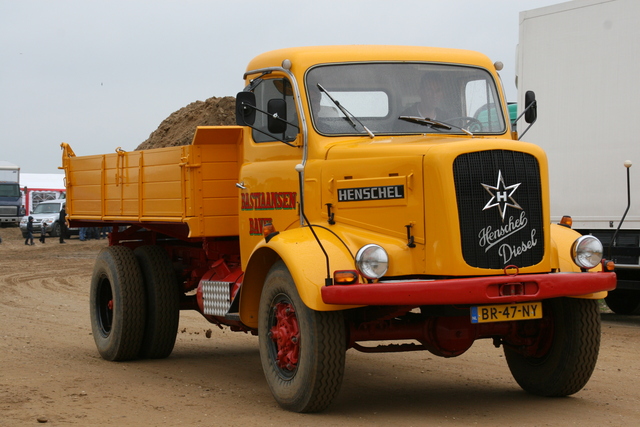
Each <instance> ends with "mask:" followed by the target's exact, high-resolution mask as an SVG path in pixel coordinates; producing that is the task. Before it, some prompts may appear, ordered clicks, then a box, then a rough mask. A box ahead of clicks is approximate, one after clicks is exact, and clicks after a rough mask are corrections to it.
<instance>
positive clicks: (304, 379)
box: [258, 261, 346, 412]
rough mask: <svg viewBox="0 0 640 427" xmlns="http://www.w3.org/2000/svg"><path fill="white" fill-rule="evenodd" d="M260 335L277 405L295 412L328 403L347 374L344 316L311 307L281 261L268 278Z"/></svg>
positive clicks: (262, 308) (261, 311)
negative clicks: (305, 301)
mask: <svg viewBox="0 0 640 427" xmlns="http://www.w3.org/2000/svg"><path fill="white" fill-rule="evenodd" d="M258 335H259V341H260V359H261V361H262V369H263V371H264V375H265V377H266V379H267V383H268V385H269V388H270V389H271V393H272V394H273V396H274V398H275V399H276V401H277V402H278V404H279V405H280V406H282V407H283V408H285V409H287V410H290V411H294V412H318V411H321V410H323V409H325V408H326V407H327V406H329V404H330V403H331V402H332V401H333V399H334V398H335V396H336V395H337V394H338V391H339V390H340V386H341V384H342V377H343V374H344V364H345V353H346V341H345V326H344V320H343V315H342V312H340V311H336V312H320V311H315V310H311V309H310V308H308V307H307V306H306V305H305V304H304V303H303V302H302V299H301V298H300V296H299V294H298V291H297V289H296V286H295V283H294V282H293V279H292V277H291V274H290V273H289V270H288V269H287V267H286V266H285V265H284V263H283V262H282V261H280V262H278V263H276V264H275V265H274V266H273V267H272V268H271V270H270V271H269V274H268V275H267V279H266V280H265V284H264V288H263V290H262V296H261V299H260V311H259V325H258Z"/></svg>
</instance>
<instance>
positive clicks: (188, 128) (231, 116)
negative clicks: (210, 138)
mask: <svg viewBox="0 0 640 427" xmlns="http://www.w3.org/2000/svg"><path fill="white" fill-rule="evenodd" d="M235 103H236V100H235V98H234V97H232V96H225V97H223V98H216V97H212V98H209V99H207V100H206V101H195V102H192V103H191V104H189V105H187V106H186V107H182V108H181V109H179V110H178V111H176V112H174V113H172V114H171V115H170V116H169V117H167V118H166V119H164V120H163V121H162V123H160V126H158V129H156V130H155V131H153V132H152V133H151V135H149V139H147V140H146V141H144V142H143V143H142V144H140V145H138V147H137V148H136V151H137V150H147V149H150V148H161V147H176V146H179V145H189V144H191V141H192V140H193V135H194V134H195V132H196V127H197V126H228V125H235V124H236V119H235Z"/></svg>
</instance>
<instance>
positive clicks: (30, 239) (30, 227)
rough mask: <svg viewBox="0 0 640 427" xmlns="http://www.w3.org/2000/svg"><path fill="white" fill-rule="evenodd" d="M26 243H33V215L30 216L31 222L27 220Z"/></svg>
mask: <svg viewBox="0 0 640 427" xmlns="http://www.w3.org/2000/svg"><path fill="white" fill-rule="evenodd" d="M29 242H31V243H29ZM24 244H25V245H29V244H31V245H33V217H32V216H30V217H29V222H27V238H26V239H25V241H24Z"/></svg>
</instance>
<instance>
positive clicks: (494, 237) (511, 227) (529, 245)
mask: <svg viewBox="0 0 640 427" xmlns="http://www.w3.org/2000/svg"><path fill="white" fill-rule="evenodd" d="M480 185H482V186H483V187H484V189H485V190H487V193H489V194H490V195H491V200H489V201H488V202H487V204H486V205H485V206H484V208H483V209H482V210H483V211H485V210H487V209H490V208H494V207H497V208H498V211H499V212H500V217H501V218H502V225H501V226H500V227H498V228H496V229H494V228H493V227H492V226H490V225H487V226H486V227H484V228H483V229H481V230H480V232H479V233H478V244H479V245H480V247H481V248H484V251H485V252H487V251H489V249H491V248H493V247H497V255H498V256H499V257H500V259H501V261H502V263H503V264H504V265H507V263H508V262H513V260H514V258H517V257H519V256H520V255H523V254H524V253H525V252H528V251H530V250H532V249H533V248H534V247H535V246H537V245H538V239H537V237H536V234H537V233H536V229H535V228H532V229H531V231H530V234H529V233H528V235H527V237H525V238H529V239H528V240H526V241H524V240H523V241H520V242H517V241H516V242H514V241H510V240H511V236H513V235H515V234H517V233H518V232H520V231H521V230H525V229H526V228H527V223H528V222H529V220H528V219H527V216H526V213H525V211H524V210H523V209H522V207H521V206H520V205H519V204H518V202H516V201H515V200H514V199H513V197H512V196H513V193H515V191H516V190H517V189H518V187H519V186H520V183H518V184H513V185H509V186H506V185H505V184H504V179H503V178H502V171H501V170H499V171H498V182H497V183H496V185H495V186H492V185H487V184H480ZM507 207H512V208H515V209H519V210H520V211H521V212H520V216H519V217H516V218H514V217H513V216H509V220H508V221H507V222H506V223H505V215H506V212H507ZM505 241H506V242H505ZM507 242H508V243H507Z"/></svg>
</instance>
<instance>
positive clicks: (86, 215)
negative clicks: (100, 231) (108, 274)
mask: <svg viewBox="0 0 640 427" xmlns="http://www.w3.org/2000/svg"><path fill="white" fill-rule="evenodd" d="M242 131H243V130H242V127H239V126H203V127H198V128H197V130H196V133H195V136H194V139H193V142H192V144H191V145H187V146H179V147H167V148H157V149H151V150H143V151H131V152H126V151H122V150H117V151H116V152H115V153H112V154H105V155H95V156H83V157H76V155H75V154H74V153H73V151H72V150H71V148H70V147H69V145H68V144H65V143H63V144H62V147H63V159H62V164H63V169H64V171H65V177H66V187H67V214H68V217H69V220H70V221H71V222H73V223H75V224H76V225H78V226H82V223H83V222H84V223H107V224H108V223H113V224H116V223H120V224H132V223H181V224H185V225H187V227H188V237H190V238H198V237H216V236H229V235H237V230H238V207H239V202H238V190H237V188H236V186H235V183H236V182H237V178H238V169H239V161H238V159H239V158H240V156H239V154H240V144H241V141H242Z"/></svg>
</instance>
